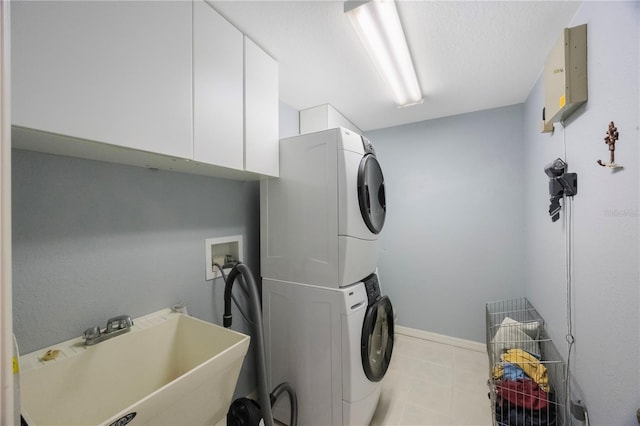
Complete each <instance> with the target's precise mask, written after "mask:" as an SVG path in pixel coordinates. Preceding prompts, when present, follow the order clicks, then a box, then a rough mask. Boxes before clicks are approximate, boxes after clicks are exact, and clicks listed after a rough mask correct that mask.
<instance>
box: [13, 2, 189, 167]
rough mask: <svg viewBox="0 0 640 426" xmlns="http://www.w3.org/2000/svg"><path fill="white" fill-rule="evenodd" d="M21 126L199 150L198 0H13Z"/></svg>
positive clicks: (171, 150)
mask: <svg viewBox="0 0 640 426" xmlns="http://www.w3.org/2000/svg"><path fill="white" fill-rule="evenodd" d="M11 14H12V34H11V37H12V47H11V52H12V58H11V59H12V102H13V103H12V116H13V120H12V122H13V124H15V125H18V126H24V127H29V128H34V129H40V130H45V131H48V132H52V133H58V134H62V135H68V136H74V137H77V138H82V139H89V140H92V141H98V142H104V143H108V144H113V145H118V146H124V147H128V148H135V149H139V150H144V151H151V152H155V153H161V154H165V155H170V156H176V157H182V158H192V156H193V152H192V150H193V146H192V82H191V67H192V57H191V55H192V52H191V38H192V5H191V2H183V1H140V2H133V1H117V2H114V1H104V2H103V1H43V2H28V1H20V2H13V3H12V10H11Z"/></svg>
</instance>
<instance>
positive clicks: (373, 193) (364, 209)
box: [358, 154, 387, 234]
mask: <svg viewBox="0 0 640 426" xmlns="http://www.w3.org/2000/svg"><path fill="white" fill-rule="evenodd" d="M358 201H359V202H360V212H361V213H362V219H364V222H365V223H366V224H367V228H369V230H370V231H371V232H373V233H374V234H378V233H379V232H380V231H381V230H382V227H383V225H384V218H385V216H386V214H387V202H386V197H385V193H384V176H383V175H382V169H381V168H380V163H378V160H377V159H376V157H375V155H373V154H367V155H365V156H364V157H363V158H362V161H361V162H360V167H359V169H358Z"/></svg>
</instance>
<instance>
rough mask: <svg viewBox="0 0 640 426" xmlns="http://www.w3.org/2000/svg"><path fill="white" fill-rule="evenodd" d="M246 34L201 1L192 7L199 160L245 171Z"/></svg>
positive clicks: (195, 146)
mask: <svg viewBox="0 0 640 426" xmlns="http://www.w3.org/2000/svg"><path fill="white" fill-rule="evenodd" d="M242 49H243V35H242V33H241V32H240V31H239V30H238V29H236V28H235V27H234V26H233V25H231V24H230V23H229V22H227V21H226V20H225V19H224V18H223V17H222V16H220V15H219V14H218V13H217V12H216V11H215V10H213V9H212V8H211V7H210V6H209V5H207V4H206V3H204V2H203V1H201V0H196V1H194V3H193V104H194V108H193V111H194V117H193V154H194V160H196V161H200V162H204V163H208V164H215V165H219V166H224V167H230V168H233V169H240V170H242V169H243V168H244V148H243V143H242V141H243V122H244V119H243V96H244V93H243V92H244V90H243V55H242Z"/></svg>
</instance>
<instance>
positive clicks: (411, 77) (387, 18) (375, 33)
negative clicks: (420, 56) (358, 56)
mask: <svg viewBox="0 0 640 426" xmlns="http://www.w3.org/2000/svg"><path fill="white" fill-rule="evenodd" d="M344 12H345V13H346V14H347V16H349V19H350V20H351V23H352V24H353V27H354V28H355V30H356V32H357V33H358V36H359V37H360V41H361V42H362V44H364V46H365V48H366V49H367V52H368V53H369V56H370V57H371V59H372V60H373V62H374V63H375V65H376V67H377V68H378V70H379V71H380V73H381V74H382V75H383V76H384V78H385V79H386V80H387V81H388V82H389V84H390V85H391V89H392V90H393V94H394V98H395V101H396V103H397V104H398V105H400V106H408V105H413V104H417V103H421V102H422V91H421V90H420V85H419V84H418V77H417V76H416V72H415V69H414V68H413V61H412V60H411V54H410V53H409V47H408V46H407V40H406V39H405V37H404V31H403V30H402V25H401V24H400V17H399V16H398V11H397V10H396V4H395V2H394V1H393V0H371V1H365V2H363V1H347V2H345V3H344Z"/></svg>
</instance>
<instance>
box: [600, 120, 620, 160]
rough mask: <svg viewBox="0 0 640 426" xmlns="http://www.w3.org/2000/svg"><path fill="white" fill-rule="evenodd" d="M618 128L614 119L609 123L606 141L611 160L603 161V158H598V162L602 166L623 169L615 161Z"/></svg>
mask: <svg viewBox="0 0 640 426" xmlns="http://www.w3.org/2000/svg"><path fill="white" fill-rule="evenodd" d="M618 136H619V134H618V128H617V127H616V126H615V124H614V123H613V121H612V122H611V123H609V129H608V130H607V136H605V137H604V143H606V144H607V145H609V162H608V163H603V162H602V160H598V164H600V165H601V166H602V167H607V168H609V169H621V168H622V166H621V165H619V164H616V162H615V151H616V141H617V140H618Z"/></svg>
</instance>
